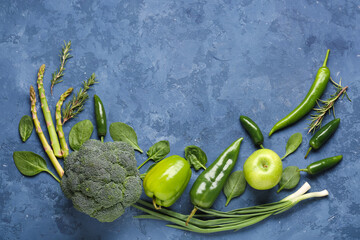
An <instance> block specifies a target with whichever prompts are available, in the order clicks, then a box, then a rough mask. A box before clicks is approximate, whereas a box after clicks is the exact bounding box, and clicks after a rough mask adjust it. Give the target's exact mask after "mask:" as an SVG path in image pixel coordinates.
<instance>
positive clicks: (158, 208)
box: [153, 197, 161, 210]
mask: <svg viewBox="0 0 360 240" xmlns="http://www.w3.org/2000/svg"><path fill="white" fill-rule="evenodd" d="M153 205H154V208H155V209H156V210H160V209H161V206H158V205H156V198H155V197H153Z"/></svg>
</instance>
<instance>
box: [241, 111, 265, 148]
mask: <svg viewBox="0 0 360 240" xmlns="http://www.w3.org/2000/svg"><path fill="white" fill-rule="evenodd" d="M240 123H241V125H242V126H243V128H245V130H246V132H247V133H248V134H249V135H250V137H251V139H252V140H253V142H254V143H255V145H257V146H259V147H261V148H264V147H263V145H262V144H263V143H264V136H263V134H262V132H261V130H260V128H259V127H258V125H257V124H256V123H255V122H254V121H253V120H251V119H250V118H249V117H246V116H243V115H242V116H240Z"/></svg>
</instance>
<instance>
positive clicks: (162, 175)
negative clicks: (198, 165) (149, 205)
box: [143, 155, 191, 209]
mask: <svg viewBox="0 0 360 240" xmlns="http://www.w3.org/2000/svg"><path fill="white" fill-rule="evenodd" d="M190 177H191V169H190V164H189V163H188V162H187V161H186V160H185V159H184V158H182V157H180V156H177V155H174V156H170V157H167V158H165V159H164V160H162V161H161V162H159V163H157V164H156V165H155V166H154V167H153V168H151V169H150V170H149V172H148V173H147V174H146V176H145V179H144V182H143V185H144V191H145V194H146V195H147V196H148V197H150V198H152V200H153V204H154V207H155V208H156V209H160V208H161V206H163V207H170V206H171V205H173V204H174V203H175V202H176V200H177V199H178V198H179V197H180V196H181V194H182V193H183V192H184V190H185V188H186V186H187V185H188V183H189V180H190Z"/></svg>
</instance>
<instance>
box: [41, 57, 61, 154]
mask: <svg viewBox="0 0 360 240" xmlns="http://www.w3.org/2000/svg"><path fill="white" fill-rule="evenodd" d="M44 71H45V64H43V65H41V67H40V69H39V72H38V79H37V84H38V90H39V95H40V102H41V108H42V111H43V114H44V118H45V122H46V126H47V129H48V132H49V135H50V142H51V146H52V148H53V150H54V154H55V156H56V157H62V153H61V149H60V144H59V139H58V137H57V134H56V131H55V127H54V123H53V120H52V117H51V113H50V109H49V106H48V103H47V100H46V96H45V89H44V84H43V78H44Z"/></svg>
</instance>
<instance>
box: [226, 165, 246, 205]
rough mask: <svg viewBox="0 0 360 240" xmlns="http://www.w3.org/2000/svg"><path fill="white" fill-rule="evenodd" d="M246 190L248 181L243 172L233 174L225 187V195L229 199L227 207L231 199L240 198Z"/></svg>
mask: <svg viewBox="0 0 360 240" xmlns="http://www.w3.org/2000/svg"><path fill="white" fill-rule="evenodd" d="M245 188H246V180H245V176H244V173H243V171H235V172H233V173H232V174H231V175H230V176H229V178H228V179H227V181H226V183H225V185H224V190H223V191H224V194H225V196H226V197H227V200H226V203H225V206H227V205H228V204H229V202H230V200H231V199H233V198H235V197H238V196H240V195H241V194H243V193H244V191H245Z"/></svg>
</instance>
